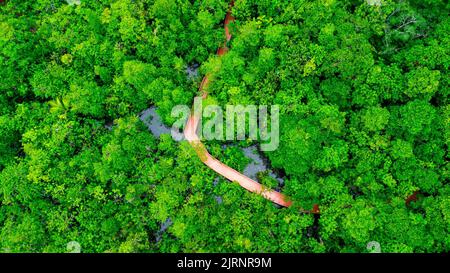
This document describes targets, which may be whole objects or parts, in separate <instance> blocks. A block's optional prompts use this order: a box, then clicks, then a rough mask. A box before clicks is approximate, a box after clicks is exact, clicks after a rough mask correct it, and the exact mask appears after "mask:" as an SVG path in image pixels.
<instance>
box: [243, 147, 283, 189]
mask: <svg viewBox="0 0 450 273" xmlns="http://www.w3.org/2000/svg"><path fill="white" fill-rule="evenodd" d="M242 151H243V152H244V155H245V156H246V157H247V158H249V159H251V162H250V163H249V164H248V165H247V166H246V167H245V169H244V174H245V175H246V176H248V177H250V178H251V179H253V180H255V181H257V175H258V173H259V172H265V171H268V175H269V176H270V177H272V178H274V179H275V180H277V181H278V185H279V186H280V187H281V186H283V185H284V179H283V178H281V177H280V176H279V175H277V174H276V173H275V172H274V171H273V170H272V169H270V166H269V162H268V161H267V160H266V159H265V158H264V157H263V156H262V155H261V153H260V152H259V151H258V148H257V146H256V145H253V146H250V147H246V148H242Z"/></svg>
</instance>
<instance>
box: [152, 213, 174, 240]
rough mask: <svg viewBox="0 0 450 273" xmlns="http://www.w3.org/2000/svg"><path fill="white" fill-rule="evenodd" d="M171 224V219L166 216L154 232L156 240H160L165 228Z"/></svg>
mask: <svg viewBox="0 0 450 273" xmlns="http://www.w3.org/2000/svg"><path fill="white" fill-rule="evenodd" d="M172 224H173V222H172V219H171V218H170V217H168V218H167V219H166V221H164V222H163V223H161V227H160V228H159V230H158V232H156V242H159V241H161V238H162V235H163V233H164V232H166V230H167V229H168V228H169V227H170V226H171V225H172Z"/></svg>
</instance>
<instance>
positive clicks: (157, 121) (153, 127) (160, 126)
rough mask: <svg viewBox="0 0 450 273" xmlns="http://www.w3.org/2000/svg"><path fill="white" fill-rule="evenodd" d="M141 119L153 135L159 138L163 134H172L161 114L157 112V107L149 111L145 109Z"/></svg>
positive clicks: (140, 116)
mask: <svg viewBox="0 0 450 273" xmlns="http://www.w3.org/2000/svg"><path fill="white" fill-rule="evenodd" d="M139 119H140V120H142V122H144V124H145V125H146V126H147V128H148V129H149V130H150V131H151V132H152V134H153V135H154V136H155V137H157V138H159V137H160V136H161V134H170V132H171V128H170V127H168V126H166V125H165V124H164V123H163V122H162V120H161V117H160V116H159V114H158V113H157V112H156V107H155V106H151V107H150V108H148V109H145V110H144V111H142V112H141V114H140V115H139Z"/></svg>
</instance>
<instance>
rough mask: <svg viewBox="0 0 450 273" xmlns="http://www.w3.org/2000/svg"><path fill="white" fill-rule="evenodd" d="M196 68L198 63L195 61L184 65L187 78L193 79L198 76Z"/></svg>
mask: <svg viewBox="0 0 450 273" xmlns="http://www.w3.org/2000/svg"><path fill="white" fill-rule="evenodd" d="M198 68H199V65H198V64H197V63H194V64H191V65H188V66H187V67H186V77H187V79H188V80H195V79H196V78H197V77H198Z"/></svg>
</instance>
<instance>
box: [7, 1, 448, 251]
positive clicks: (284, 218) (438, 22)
mask: <svg viewBox="0 0 450 273" xmlns="http://www.w3.org/2000/svg"><path fill="white" fill-rule="evenodd" d="M68 2H70V3H72V2H74V1H68ZM80 2H81V4H80V5H77V4H71V5H69V4H68V3H67V2H66V1H62V0H61V1H52V0H35V1H28V0H27V1H19V0H6V1H4V2H3V3H1V4H0V72H1V79H0V250H1V251H2V252H65V251H66V246H67V243H68V242H70V241H77V242H78V243H79V244H80V245H81V248H82V251H83V252H211V251H213V252H367V251H368V250H367V249H366V245H367V243H368V242H370V241H377V242H379V243H380V244H381V248H382V251H383V252H448V251H450V185H449V183H448V181H449V167H450V165H449V161H448V159H449V155H448V151H449V149H448V147H449V144H450V106H449V73H448V69H449V65H450V35H449V34H450V21H449V17H448V11H449V8H450V6H449V4H448V1H445V0H426V1H423V0H409V1H394V0H381V1H363V0H349V1H339V0H314V1H307V0H294V1H287V0H276V1H274V0H258V1H257V0H236V1H235V5H234V7H233V9H232V13H233V15H234V16H235V17H236V21H235V23H233V24H232V32H233V39H232V40H231V41H230V44H229V45H230V51H229V52H228V54H227V55H225V56H224V57H221V58H219V57H217V56H215V51H216V49H217V47H218V46H219V45H220V44H221V43H222V42H223V39H224V37H223V28H222V20H223V18H224V16H225V13H226V11H227V8H228V1H226V0H202V1H187V0H177V1H173V0H134V1H133V0H101V1H83V0H81V1H80ZM377 3H380V4H377ZM192 64H202V65H201V72H202V73H201V74H202V75H203V74H206V73H209V74H210V75H211V84H210V86H209V92H210V94H211V96H212V98H214V99H215V100H216V101H217V102H218V103H220V104H222V105H224V104H237V103H239V104H269V105H270V104H279V105H280V107H281V117H280V119H281V121H280V128H281V130H280V134H281V136H280V147H279V149H277V150H276V151H273V152H268V153H266V155H267V156H268V158H269V160H270V162H271V164H272V166H273V167H274V168H277V169H278V170H279V171H280V172H284V173H285V175H286V178H287V179H286V182H285V186H284V188H283V192H284V193H286V194H287V195H289V196H291V197H292V199H293V201H294V204H295V205H294V206H292V207H290V208H283V209H280V208H277V207H276V206H274V205H273V204H272V203H271V202H269V201H267V200H265V199H263V198H262V197H260V196H258V195H255V194H252V193H249V192H247V191H245V190H243V189H242V188H240V187H239V186H238V185H236V184H234V183H229V182H227V181H226V180H224V179H223V178H220V179H219V180H217V175H216V174H215V173H214V172H213V171H211V170H210V169H208V168H207V167H206V166H204V165H203V164H202V163H201V161H200V160H199V159H198V158H197V156H196V154H195V151H193V150H192V149H191V147H190V146H189V145H188V144H187V143H186V142H180V143H177V142H174V141H173V140H172V139H171V137H170V136H169V135H162V136H161V138H155V137H154V136H153V135H152V134H150V133H149V132H148V130H147V128H146V127H145V126H144V124H143V123H142V122H141V121H140V120H139V119H138V114H139V113H140V112H141V111H142V110H144V109H146V108H148V107H149V106H150V105H156V106H157V107H158V112H159V113H160V114H161V116H162V117H163V119H164V120H165V122H166V123H167V124H170V122H172V121H173V120H172V118H171V117H170V111H171V109H172V107H173V106H174V105H177V104H187V105H190V104H191V103H192V100H193V97H194V96H195V95H196V94H197V87H198V84H199V82H200V80H201V77H197V78H195V79H194V80H191V79H189V78H187V77H186V67H187V66H188V65H192ZM241 144H242V143H241ZM208 148H209V150H210V151H211V153H212V154H213V155H215V156H217V157H218V158H219V159H220V160H222V161H223V162H225V163H226V164H229V165H230V166H232V167H234V168H237V169H238V170H242V169H243V168H244V167H245V165H246V163H247V159H246V158H245V157H244V156H243V154H242V152H241V150H240V149H238V148H236V147H231V148H227V149H222V148H221V143H220V142H210V143H208ZM262 180H263V182H264V179H262ZM266 180H267V181H266V182H265V184H267V185H271V183H272V182H273V181H272V182H271V181H270V179H266ZM272 184H273V183H272ZM414 193H416V195H415V197H416V198H415V199H416V200H413V201H411V202H409V201H410V200H409V201H405V200H407V198H408V197H410V196H411V195H412V194H414ZM218 196H220V197H221V200H223V202H217V197H218ZM410 199H411V198H410ZM313 204H320V209H321V214H320V215H311V214H304V213H300V212H299V209H300V208H301V207H302V208H311V207H312V206H313ZM168 219H170V222H171V225H170V226H169V227H168V228H167V230H165V231H161V230H160V226H161V224H162V223H164V222H167V220H168Z"/></svg>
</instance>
